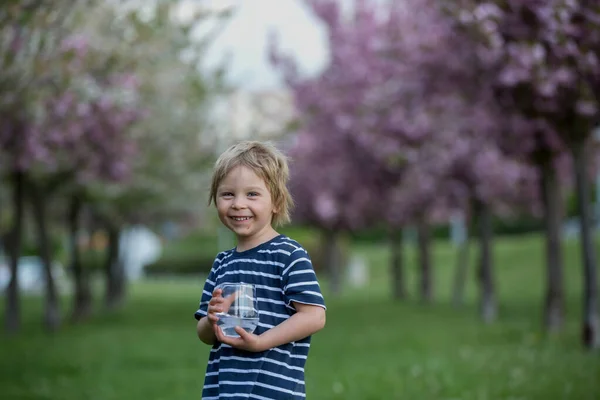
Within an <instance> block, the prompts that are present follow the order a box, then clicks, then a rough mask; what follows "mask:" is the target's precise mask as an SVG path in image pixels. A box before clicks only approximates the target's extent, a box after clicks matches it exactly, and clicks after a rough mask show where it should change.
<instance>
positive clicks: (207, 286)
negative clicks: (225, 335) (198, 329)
mask: <svg viewBox="0 0 600 400" xmlns="http://www.w3.org/2000/svg"><path fill="white" fill-rule="evenodd" d="M218 266H219V263H218V261H217V260H215V262H214V263H213V266H212V268H211V269H210V272H209V274H208V277H207V278H206V282H204V288H203V289H202V296H201V297H200V305H199V306H198V310H196V312H195V313H194V317H195V318H196V319H197V320H200V318H202V317H206V315H207V314H208V302H209V301H210V299H212V293H213V291H214V290H215V276H216V268H217V267H218Z"/></svg>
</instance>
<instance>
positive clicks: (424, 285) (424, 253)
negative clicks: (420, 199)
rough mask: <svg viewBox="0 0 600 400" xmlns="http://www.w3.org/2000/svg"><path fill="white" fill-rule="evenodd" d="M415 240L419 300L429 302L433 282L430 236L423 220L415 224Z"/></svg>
mask: <svg viewBox="0 0 600 400" xmlns="http://www.w3.org/2000/svg"><path fill="white" fill-rule="evenodd" d="M417 242H418V246H419V267H420V271H421V275H420V285H419V289H420V294H421V301H423V302H424V303H430V302H431V301H432V300H433V283H432V277H431V275H432V270H431V257H430V250H431V237H430V233H429V225H428V224H427V223H426V222H425V221H420V222H419V223H418V224H417Z"/></svg>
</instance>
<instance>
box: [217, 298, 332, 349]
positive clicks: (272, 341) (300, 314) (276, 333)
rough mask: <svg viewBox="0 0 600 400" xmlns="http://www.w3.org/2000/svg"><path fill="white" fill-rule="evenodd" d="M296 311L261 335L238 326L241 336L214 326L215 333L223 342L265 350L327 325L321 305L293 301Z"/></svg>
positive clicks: (241, 347) (302, 336) (236, 329)
mask: <svg viewBox="0 0 600 400" xmlns="http://www.w3.org/2000/svg"><path fill="white" fill-rule="evenodd" d="M292 304H293V306H294V308H295V309H296V313H295V314H294V315H292V316H291V317H290V318H288V319H287V320H285V321H283V322H282V323H281V324H279V325H277V326H276V327H274V328H271V329H269V330H268V331H266V332H264V333H262V334H261V335H258V336H257V335H254V334H251V333H248V332H246V331H244V330H243V329H242V328H240V327H236V328H235V331H236V332H237V333H238V334H239V335H240V337H239V338H232V337H228V336H225V335H223V332H222V331H221V328H219V327H218V326H216V325H215V326H214V335H215V337H216V339H217V340H218V341H220V342H222V343H225V344H228V345H230V346H232V347H235V348H238V349H242V350H247V351H254V352H259V351H265V350H268V349H271V348H273V347H277V346H280V345H282V344H285V343H290V342H295V341H297V340H301V339H304V338H305V337H307V336H310V335H312V334H314V333H316V332H318V331H320V330H321V329H323V327H325V309H324V308H323V307H320V306H314V305H309V304H302V303H296V302H292Z"/></svg>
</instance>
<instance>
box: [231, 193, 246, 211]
mask: <svg viewBox="0 0 600 400" xmlns="http://www.w3.org/2000/svg"><path fill="white" fill-rule="evenodd" d="M231 208H233V209H235V210H239V209H243V208H246V203H245V202H244V199H243V198H239V197H237V196H236V197H234V199H233V202H232V203H231Z"/></svg>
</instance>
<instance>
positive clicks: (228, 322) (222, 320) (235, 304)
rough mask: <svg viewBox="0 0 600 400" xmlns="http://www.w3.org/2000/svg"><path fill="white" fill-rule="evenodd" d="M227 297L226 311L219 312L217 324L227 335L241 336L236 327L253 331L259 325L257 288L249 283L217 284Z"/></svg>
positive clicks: (224, 296)
mask: <svg viewBox="0 0 600 400" xmlns="http://www.w3.org/2000/svg"><path fill="white" fill-rule="evenodd" d="M217 289H221V290H222V293H221V296H223V298H224V299H225V307H224V311H223V312H220V313H217V314H216V315H217V317H219V321H217V325H218V326H219V327H220V328H221V330H222V331H223V334H224V335H225V336H230V337H239V336H240V335H238V334H237V332H236V331H235V327H236V326H239V327H241V328H242V329H244V330H245V331H246V332H248V333H253V332H254V330H255V329H256V326H257V325H258V307H257V305H258V300H257V299H256V288H255V287H254V285H251V284H249V283H224V284H221V285H218V286H217Z"/></svg>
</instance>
